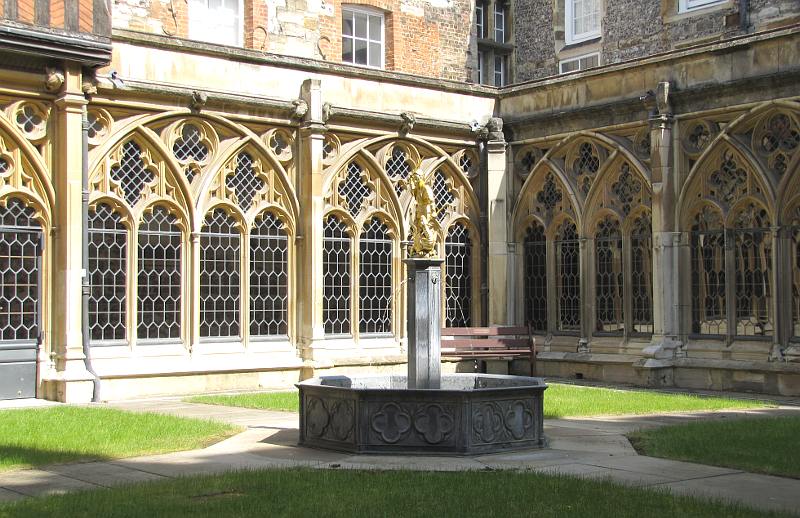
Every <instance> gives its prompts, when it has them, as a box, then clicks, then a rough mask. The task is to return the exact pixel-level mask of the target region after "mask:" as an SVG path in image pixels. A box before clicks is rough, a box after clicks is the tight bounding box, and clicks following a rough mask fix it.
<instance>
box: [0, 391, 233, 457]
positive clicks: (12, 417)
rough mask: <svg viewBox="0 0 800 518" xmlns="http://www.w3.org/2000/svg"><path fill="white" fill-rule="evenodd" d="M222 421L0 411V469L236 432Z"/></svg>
mask: <svg viewBox="0 0 800 518" xmlns="http://www.w3.org/2000/svg"><path fill="white" fill-rule="evenodd" d="M238 431H239V428H237V427H235V426H231V425H228V424H225V423H218V422H213V421H207V420H199V419H185V418H180V417H173V416H168V415H160V414H145V413H134V412H123V411H121V410H115V409H112V408H99V407H68V406H59V407H52V408H36V409H25V410H3V411H0V471H4V470H9V469H14V468H27V467H34V466H42V465H46V464H58V463H64V462H73V461H77V460H90V459H112V458H122V457H132V456H136V455H147V454H155V453H164V452H168V451H177V450H190V449H195V448H203V447H205V446H208V445H209V444H212V443H214V442H217V441H219V440H221V439H224V438H226V437H229V436H231V435H233V434H234V433H236V432H238Z"/></svg>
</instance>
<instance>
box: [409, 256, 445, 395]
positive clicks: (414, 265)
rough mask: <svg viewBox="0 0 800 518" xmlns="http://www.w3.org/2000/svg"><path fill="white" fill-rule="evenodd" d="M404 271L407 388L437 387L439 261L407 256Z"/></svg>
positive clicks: (439, 299)
mask: <svg viewBox="0 0 800 518" xmlns="http://www.w3.org/2000/svg"><path fill="white" fill-rule="evenodd" d="M405 263H406V266H407V270H408V288H407V289H408V296H407V298H406V299H407V301H408V324H407V328H408V388H410V389H438V388H441V384H442V375H441V359H442V358H441V357H442V352H441V318H442V317H441V312H442V301H441V296H440V290H441V279H442V260H441V259H438V258H436V259H423V258H411V259H406V260H405Z"/></svg>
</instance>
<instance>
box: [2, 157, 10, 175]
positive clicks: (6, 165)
mask: <svg viewBox="0 0 800 518" xmlns="http://www.w3.org/2000/svg"><path fill="white" fill-rule="evenodd" d="M9 169H11V165H10V164H9V163H8V160H6V159H5V158H0V174H6V173H7V172H8V170H9Z"/></svg>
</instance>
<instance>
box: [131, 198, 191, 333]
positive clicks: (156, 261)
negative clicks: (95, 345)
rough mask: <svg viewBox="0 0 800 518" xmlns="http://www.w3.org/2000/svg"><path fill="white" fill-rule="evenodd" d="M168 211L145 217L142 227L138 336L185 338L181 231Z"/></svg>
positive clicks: (160, 210)
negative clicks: (182, 329) (182, 303)
mask: <svg viewBox="0 0 800 518" xmlns="http://www.w3.org/2000/svg"><path fill="white" fill-rule="evenodd" d="M177 223H178V219H177V218H176V217H175V216H173V215H172V214H170V213H169V212H168V211H167V209H165V208H164V207H155V208H154V209H153V212H151V213H148V214H145V215H144V217H143V218H142V223H141V225H140V226H139V249H138V257H139V261H138V271H139V273H138V276H137V278H138V288H137V315H138V325H137V330H136V336H137V337H138V338H139V339H142V340H157V339H168V338H173V339H177V338H180V336H181V240H182V237H181V231H180V228H179V227H178V225H177Z"/></svg>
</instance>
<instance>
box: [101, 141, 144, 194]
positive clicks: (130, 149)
mask: <svg viewBox="0 0 800 518" xmlns="http://www.w3.org/2000/svg"><path fill="white" fill-rule="evenodd" d="M111 178H113V179H114V180H115V181H116V182H119V185H120V187H122V191H123V192H124V193H125V201H126V202H128V205H131V206H133V205H135V204H136V202H138V201H139V199H141V197H142V190H144V186H145V185H147V184H148V183H150V182H152V181H153V178H154V175H153V173H152V171H148V170H147V169H145V166H144V160H142V148H140V147H139V145H138V144H136V142H134V141H132V140H131V141H129V142H126V143H125V144H124V145H123V146H122V157H121V158H120V161H119V164H117V165H115V166H114V167H112V168H111Z"/></svg>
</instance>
